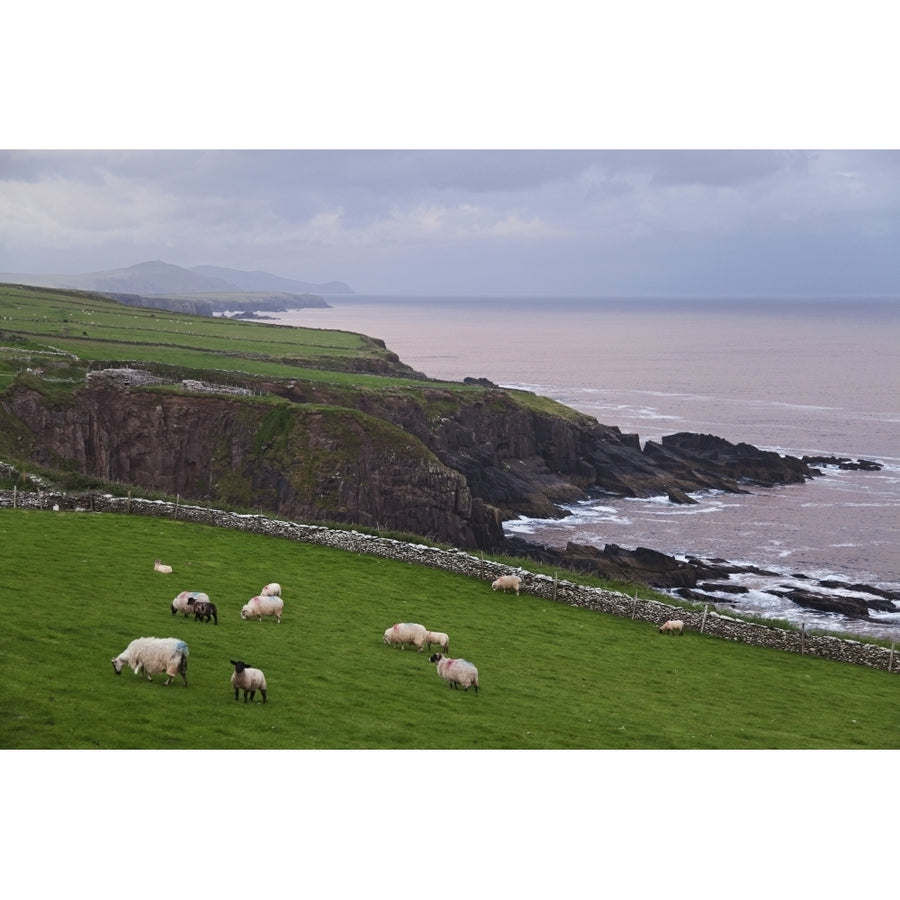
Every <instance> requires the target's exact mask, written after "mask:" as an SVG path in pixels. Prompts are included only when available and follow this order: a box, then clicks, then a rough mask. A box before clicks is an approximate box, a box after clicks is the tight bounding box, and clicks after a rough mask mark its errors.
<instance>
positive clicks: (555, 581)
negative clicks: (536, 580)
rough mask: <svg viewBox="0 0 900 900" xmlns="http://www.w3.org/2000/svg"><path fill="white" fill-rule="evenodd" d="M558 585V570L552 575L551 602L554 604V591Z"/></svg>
mask: <svg viewBox="0 0 900 900" xmlns="http://www.w3.org/2000/svg"><path fill="white" fill-rule="evenodd" d="M558 584H559V570H557V571H555V572H554V573H553V600H554V602H556V589H557V586H558Z"/></svg>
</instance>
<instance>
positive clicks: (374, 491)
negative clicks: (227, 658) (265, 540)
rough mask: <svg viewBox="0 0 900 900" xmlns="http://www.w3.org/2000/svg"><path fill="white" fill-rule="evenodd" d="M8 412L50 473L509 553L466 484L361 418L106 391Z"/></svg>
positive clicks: (22, 398) (29, 396) (13, 401)
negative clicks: (66, 472)
mask: <svg viewBox="0 0 900 900" xmlns="http://www.w3.org/2000/svg"><path fill="white" fill-rule="evenodd" d="M3 405H4V408H5V409H6V411H7V412H8V413H10V414H11V415H12V416H13V417H14V418H15V419H17V420H18V421H19V422H21V423H23V424H25V425H26V426H27V430H28V432H29V433H30V436H29V443H31V449H30V450H29V451H26V452H27V455H28V456H29V457H30V458H31V459H32V461H33V462H37V463H39V464H41V465H45V466H50V467H54V468H66V469H72V468H73V467H77V469H78V470H79V471H80V472H82V473H86V474H91V475H93V476H95V477H98V478H101V479H104V480H108V481H119V482H125V483H128V484H134V485H136V486H138V487H143V488H146V489H149V490H154V491H160V492H164V493H166V494H169V495H179V494H180V495H181V496H182V497H183V498H185V499H189V498H190V499H195V500H204V501H216V502H221V503H225V504H229V505H234V506H242V507H245V508H259V509H262V510H265V511H268V512H271V513H274V514H277V515H280V516H284V517H286V518H292V519H297V520H300V521H312V522H315V521H328V522H344V523H352V524H359V525H365V526H371V527H381V528H383V529H388V530H396V531H409V532H414V533H417V534H422V535H425V536H429V537H432V538H433V539H435V540H438V541H442V542H447V543H452V544H458V545H460V546H463V547H468V548H480V549H485V550H489V549H497V548H498V547H500V546H501V545H502V544H503V531H502V526H501V521H500V518H499V516H498V515H497V513H496V511H495V510H493V509H491V508H490V507H489V506H487V505H486V504H485V503H484V502H483V501H482V500H480V499H478V498H474V497H473V496H472V493H471V491H470V490H469V488H468V485H467V484H466V481H465V478H464V477H463V476H462V475H460V474H459V473H458V472H454V471H453V470H451V469H449V468H448V467H447V466H445V465H443V464H442V463H441V462H440V461H439V460H438V459H436V458H435V457H434V455H433V454H431V453H430V452H429V451H428V450H427V449H426V448H425V447H423V446H422V444H421V443H420V442H419V441H417V440H415V439H414V438H412V437H411V436H410V435H408V434H406V433H404V432H403V431H401V430H399V429H397V428H396V427H393V426H391V425H389V424H387V423H384V422H380V421H377V420H372V419H370V418H369V417H367V416H365V415H363V414H360V413H357V412H355V411H352V410H340V409H330V408H312V409H309V408H300V407H298V408H297V409H291V408H287V407H285V406H284V405H280V406H277V407H272V406H271V405H266V404H259V403H247V402H245V401H242V400H240V399H229V398H224V397H214V396H196V395H194V396H185V395H179V394H173V393H163V392H160V393H152V392H147V391H140V390H137V391H122V390H117V389H113V388H107V387H101V388H89V389H84V390H81V391H79V392H77V394H75V395H74V396H73V398H72V402H71V403H68V404H66V405H62V406H60V405H51V404H48V403H47V402H46V400H45V398H43V397H42V396H41V395H40V394H39V393H37V392H35V391H32V390H28V389H21V388H20V389H16V390H14V391H13V392H11V393H10V394H8V395H7V396H6V398H5V402H4V404H3ZM20 443H21V442H20ZM24 449H25V448H24V447H23V450H24Z"/></svg>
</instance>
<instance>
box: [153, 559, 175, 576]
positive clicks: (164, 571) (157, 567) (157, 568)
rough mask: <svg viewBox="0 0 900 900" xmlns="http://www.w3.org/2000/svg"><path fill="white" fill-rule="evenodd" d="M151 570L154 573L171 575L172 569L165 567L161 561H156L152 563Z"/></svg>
mask: <svg viewBox="0 0 900 900" xmlns="http://www.w3.org/2000/svg"><path fill="white" fill-rule="evenodd" d="M153 569H154V571H156V572H162V574H163V575H171V574H172V567H171V566H167V565H166V564H165V563H163V562H162V561H161V560H156V562H155V563H153Z"/></svg>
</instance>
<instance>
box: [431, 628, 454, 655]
mask: <svg viewBox="0 0 900 900" xmlns="http://www.w3.org/2000/svg"><path fill="white" fill-rule="evenodd" d="M425 643H426V644H428V649H429V650H430V649H431V645H432V644H434V645H435V646H436V647H440V648H441V650H442V651H443V652H444V653H449V652H450V638H449V637H448V636H447V635H446V634H444V632H443V631H429V632H427V633H426V634H425Z"/></svg>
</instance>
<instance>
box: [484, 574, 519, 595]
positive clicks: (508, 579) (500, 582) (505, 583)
mask: <svg viewBox="0 0 900 900" xmlns="http://www.w3.org/2000/svg"><path fill="white" fill-rule="evenodd" d="M521 585H522V579H521V578H519V576H518V575H501V576H500V577H499V578H498V579H497V580H496V581H494V582H493V583H492V584H491V590H493V591H503V593H504V594H505V593H506V589H507V588H512V589H513V590H514V591H515V592H516V596H517V597H518V596H519V588H520V587H521Z"/></svg>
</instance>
